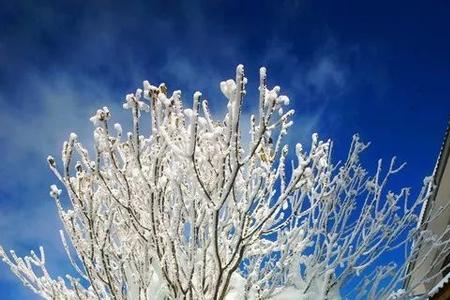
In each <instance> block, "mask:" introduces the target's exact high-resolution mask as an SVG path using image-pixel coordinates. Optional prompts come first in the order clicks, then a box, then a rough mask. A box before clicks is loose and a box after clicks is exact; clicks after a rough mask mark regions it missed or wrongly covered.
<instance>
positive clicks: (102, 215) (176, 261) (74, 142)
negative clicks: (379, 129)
mask: <svg viewBox="0 0 450 300" xmlns="http://www.w3.org/2000/svg"><path fill="white" fill-rule="evenodd" d="M246 83H247V79H246V78H245V77H244V68H243V66H242V65H239V66H238V67H237V69H236V79H235V80H232V79H230V80H227V81H223V82H221V83H220V89H221V91H222V93H223V94H224V95H225V97H226V98H227V100H228V105H227V113H226V115H225V117H224V118H223V120H220V121H217V120H215V119H213V117H212V116H211V113H210V111H209V109H208V102H207V101H206V100H202V94H201V93H200V92H196V93H195V94H194V97H193V105H192V107H191V108H188V109H184V108H183V103H182V101H181V92H180V91H174V92H173V93H172V95H169V94H168V90H167V87H166V86H165V85H164V84H160V85H159V86H158V87H156V86H153V85H151V84H150V83H149V82H148V81H144V84H143V89H138V90H137V91H136V93H134V94H129V95H127V96H126V102H125V104H124V105H123V107H124V108H125V109H128V110H130V112H131V115H132V122H133V123H132V124H133V129H132V132H129V133H128V134H126V136H125V137H123V136H122V128H121V126H120V125H119V124H114V126H111V125H110V123H109V120H110V117H111V114H110V112H109V110H108V108H106V107H104V108H103V109H100V110H98V111H97V113H96V114H95V115H94V116H93V117H92V118H91V121H92V122H93V123H94V125H95V130H94V141H95V143H94V144H95V152H94V153H91V154H89V153H88V151H87V150H86V148H85V147H84V146H83V145H82V144H81V143H80V142H79V141H78V139H77V136H76V135H75V134H73V133H72V134H71V135H70V137H69V140H68V141H66V142H65V143H64V146H63V151H62V166H57V163H56V160H55V159H54V158H53V157H51V156H49V157H48V163H49V166H50V169H51V170H52V171H53V172H54V174H55V175H56V177H57V178H58V180H59V181H60V182H61V183H62V185H64V187H65V189H66V191H67V194H68V199H69V200H70V203H68V204H66V203H65V202H64V201H62V199H61V198H60V195H61V192H62V191H61V190H60V189H58V188H57V187H56V186H55V185H52V186H51V192H50V195H51V196H52V197H53V198H54V199H55V201H56V205H57V208H58V212H59V216H60V218H61V220H62V223H63V225H64V229H65V230H64V232H63V231H61V238H62V242H63V245H64V248H65V250H66V252H67V255H68V257H69V259H70V262H71V264H72V265H73V268H74V270H75V271H76V272H77V273H78V274H79V278H73V277H71V276H66V277H67V278H66V279H62V278H57V279H53V278H52V277H51V276H50V275H49V273H48V272H47V270H46V268H45V256H44V251H43V249H42V248H41V249H40V250H41V251H40V255H36V254H34V253H33V252H32V253H31V256H26V257H24V258H19V257H17V256H16V255H15V254H14V252H12V251H11V254H10V255H7V254H6V253H5V252H4V251H3V249H2V248H0V256H2V257H3V260H4V262H6V263H7V264H8V265H9V267H10V268H11V270H12V271H13V272H14V273H15V274H16V275H17V277H18V278H19V279H20V280H21V281H22V282H23V283H24V284H25V285H26V286H27V287H28V288H30V289H31V290H33V291H34V292H35V293H37V294H38V295H40V296H42V297H43V298H46V299H277V298H278V299H282V297H284V298H283V299H286V298H289V297H291V298H290V299H335V298H336V299H337V298H348V297H350V298H358V297H364V298H369V299H383V298H389V297H391V298H402V297H408V296H410V295H411V291H407V290H399V288H400V287H401V283H402V282H403V281H404V280H405V279H406V278H408V277H409V276H410V275H411V270H409V269H408V267H407V266H408V265H409V264H410V263H411V262H413V261H414V263H415V264H420V263H421V260H422V259H424V257H423V256H421V257H418V255H416V253H415V249H416V248H417V247H416V246H415V245H417V244H418V243H419V241H423V240H424V239H427V238H431V237H432V235H430V233H428V232H425V231H423V230H422V229H421V228H422V227H421V226H417V225H416V224H417V221H418V212H419V210H420V207H421V205H422V203H423V202H424V201H426V200H427V199H428V197H429V195H430V193H431V189H430V186H429V180H428V179H427V180H426V181H425V183H424V187H423V189H422V192H421V193H420V195H419V196H418V197H417V199H410V198H411V197H410V192H409V189H407V188H404V189H401V190H400V191H398V192H393V191H388V190H387V188H388V187H387V184H388V180H389V179H390V177H391V176H392V175H394V174H395V173H397V172H398V171H399V170H400V169H401V168H402V167H403V165H399V166H397V165H396V164H395V158H394V159H392V160H391V162H390V163H389V164H388V165H387V169H386V170H383V169H382V162H381V160H380V161H378V167H377V169H376V171H375V174H369V173H368V171H366V169H365V168H364V167H363V166H362V165H361V162H360V159H359V158H360V154H361V152H363V151H364V149H366V147H367V146H368V144H365V143H363V142H361V141H360V140H359V138H358V136H356V135H355V136H354V137H353V140H352V142H351V145H350V149H349V152H348V156H347V158H346V159H345V160H344V161H342V162H339V163H336V164H333V163H332V162H331V153H332V146H333V144H332V142H331V141H330V140H328V141H320V140H319V139H318V136H317V134H314V135H313V136H312V142H311V146H310V148H309V149H308V150H305V149H304V148H303V147H302V145H301V144H297V145H296V146H295V149H294V150H295V154H294V155H292V157H293V158H294V159H293V160H292V163H290V164H287V163H286V162H287V159H288V145H287V144H285V143H283V137H284V136H285V135H286V134H287V131H288V129H289V128H290V127H292V124H293V123H292V121H291V120H290V119H291V117H292V115H293V114H294V111H293V110H288V111H287V112H285V111H284V110H285V107H286V106H287V105H288V104H289V98H288V97H287V96H284V95H281V94H280V87H278V86H275V87H274V88H272V89H269V88H268V87H267V82H266V69H265V68H261V69H260V82H259V106H258V111H257V112H256V114H255V115H252V116H251V118H250V120H249V122H250V125H249V128H250V132H249V138H247V140H246V141H245V142H244V140H245V138H243V136H244V134H241V130H240V129H241V128H242V127H243V126H241V125H242V124H241V123H242V122H243V121H244V120H242V119H241V111H242V103H243V99H244V96H245V93H246V90H245V86H246ZM143 112H149V113H150V114H149V115H150V122H151V132H150V133H146V134H145V135H144V133H143V132H141V130H140V124H141V116H142V113H143ZM73 167H74V169H73ZM424 223H426V222H423V223H422V224H424ZM432 238H433V239H434V240H433V241H434V243H433V245H435V247H439V249H443V251H445V250H448V248H449V245H448V241H447V240H444V239H441V240H439V239H436V237H432ZM436 241H440V242H436ZM398 249H404V250H405V251H400V252H401V253H404V258H403V261H404V262H405V263H404V264H403V265H396V264H394V263H392V262H391V263H386V257H387V256H386V255H388V254H389V253H400V252H399V251H398ZM401 260H402V259H400V261H401ZM436 261H437V260H436ZM423 280H427V278H426V277H424V278H423ZM345 286H347V287H346V288H344V287H345Z"/></svg>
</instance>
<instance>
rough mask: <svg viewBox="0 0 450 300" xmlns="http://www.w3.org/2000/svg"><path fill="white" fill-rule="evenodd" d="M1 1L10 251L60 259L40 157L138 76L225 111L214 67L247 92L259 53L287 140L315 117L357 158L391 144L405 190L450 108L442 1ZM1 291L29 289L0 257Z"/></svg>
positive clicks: (311, 127) (2, 294) (82, 128)
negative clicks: (288, 119)
mask: <svg viewBox="0 0 450 300" xmlns="http://www.w3.org/2000/svg"><path fill="white" fill-rule="evenodd" d="M113 2H114V1H73V2H71V1H54V2H47V1H11V2H7V1H1V0H0V154H1V156H2V160H3V161H2V163H1V166H0V244H2V245H4V246H5V248H7V249H10V248H14V249H16V250H17V252H18V253H19V254H21V255H23V254H26V253H27V251H28V249H36V248H37V247H38V246H39V245H40V244H42V245H44V246H45V247H46V249H48V250H47V251H48V253H49V254H48V260H49V264H50V265H49V268H50V270H53V271H55V272H56V273H58V274H61V275H63V274H64V273H65V272H66V271H67V269H68V268H67V262H66V260H65V258H64V253H62V251H61V250H60V249H58V247H59V245H60V242H59V240H58V239H59V237H58V230H59V228H60V224H59V221H58V219H57V216H56V210H55V208H54V206H53V203H52V202H51V199H49V197H48V186H49V185H50V184H52V183H54V182H55V179H54V178H53V177H52V176H51V174H50V172H49V171H48V169H47V167H46V163H45V157H46V155H47V154H49V153H52V154H55V155H58V154H59V153H60V148H61V144H62V142H63V140H64V139H65V138H66V137H67V135H68V134H69V132H71V131H75V132H77V133H79V136H80V139H81V140H82V141H85V142H86V143H87V142H88V141H89V139H90V137H91V134H90V131H91V130H92V127H91V124H89V121H88V119H89V117H90V116H91V115H92V114H93V112H94V111H95V109H96V108H97V107H99V106H103V105H108V106H109V107H111V108H112V109H113V116H114V119H115V120H119V121H121V122H122V123H126V122H127V117H128V115H127V114H126V113H125V112H124V111H122V110H121V109H120V108H119V107H120V105H121V102H122V99H123V97H124V95H125V94H126V93H129V92H131V91H133V90H134V89H135V88H137V87H139V86H140V85H141V82H142V80H145V79H148V80H150V81H151V82H153V83H159V82H161V81H164V82H166V83H167V85H168V86H169V88H170V89H181V90H182V91H183V93H184V97H185V99H186V100H187V101H188V102H189V103H190V99H191V95H192V93H193V92H194V91H195V90H196V89H199V90H201V91H202V92H203V94H204V96H205V97H207V98H208V99H209V100H210V103H211V106H212V110H213V111H215V112H223V110H224V109H225V103H224V100H223V97H222V96H221V95H220V94H219V91H218V83H219V81H220V80H223V79H228V78H230V77H233V74H234V68H235V66H236V65H237V64H238V63H242V64H244V65H245V67H246V75H247V77H249V87H248V90H249V97H248V98H247V100H246V103H245V107H246V113H249V112H250V111H251V110H252V109H253V108H254V107H255V105H256V101H257V99H256V98H255V96H256V85H257V74H258V68H259V67H260V66H266V67H268V71H269V83H270V84H271V85H274V84H279V85H280V86H281V87H282V90H283V92H284V93H286V94H287V95H288V96H289V97H290V98H291V106H292V107H294V108H295V109H296V111H297V113H296V118H295V127H294V128H293V129H292V130H291V133H290V141H297V140H299V141H302V142H304V143H306V144H308V140H309V136H310V134H311V133H312V132H314V131H317V132H318V133H319V135H320V136H321V137H322V138H332V139H333V140H334V141H335V146H336V152H337V156H338V157H342V156H343V154H344V153H345V151H346V149H347V147H348V145H349V142H350V138H351V136H352V134H353V133H356V132H358V133H360V135H361V137H362V138H363V139H364V140H366V141H372V146H371V147H370V149H369V150H368V151H367V153H366V156H365V160H366V161H367V162H368V168H369V169H373V168H374V167H375V165H376V161H375V160H376V159H378V158H379V157H381V158H384V159H389V158H390V157H391V156H393V155H397V156H398V159H399V160H400V161H407V162H408V165H407V167H406V169H405V170H404V171H403V172H402V173H401V174H400V175H399V176H397V179H395V181H394V183H393V186H394V187H399V186H411V187H412V188H413V191H414V192H416V193H417V191H418V190H419V189H420V186H421V182H422V179H423V177H424V176H427V175H430V174H431V173H432V170H433V167H434V164H435V161H436V158H437V154H438V152H439V148H440V145H441V143H442V139H443V135H444V131H445V128H446V126H447V118H448V114H449V109H450V2H449V1H376V2H375V1H374V2H372V3H367V1H294V0H291V1H247V2H246V3H242V2H244V1H235V2H233V1H226V2H225V1H204V2H200V1H185V2H177V1H160V2H159V3H158V2H155V1H146V2H145V3H141V2H137V1H126V3H125V1H121V3H119V2H118V1H117V3H113ZM0 299H5V300H9V299H34V296H33V295H32V294H31V293H29V292H28V291H25V290H23V291H22V288H21V287H20V286H19V283H18V282H17V281H16V280H15V279H14V278H13V277H12V276H11V275H10V274H9V271H8V270H7V268H6V267H5V266H4V265H0Z"/></svg>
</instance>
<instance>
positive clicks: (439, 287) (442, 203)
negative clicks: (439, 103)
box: [405, 119, 450, 299]
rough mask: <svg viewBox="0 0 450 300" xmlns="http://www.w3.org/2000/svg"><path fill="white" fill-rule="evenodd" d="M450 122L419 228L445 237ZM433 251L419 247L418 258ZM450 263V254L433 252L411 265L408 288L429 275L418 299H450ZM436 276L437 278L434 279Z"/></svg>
mask: <svg viewBox="0 0 450 300" xmlns="http://www.w3.org/2000/svg"><path fill="white" fill-rule="evenodd" d="M449 154H450V119H449V122H448V126H447V130H446V133H445V138H444V142H443V144H442V147H441V150H440V152H439V155H438V159H437V162H436V166H435V168H434V172H433V179H432V180H433V187H434V188H433V194H432V196H431V198H430V199H429V200H428V201H427V202H426V203H424V205H423V207H422V211H421V214H420V219H419V224H418V226H424V229H426V230H430V231H431V232H433V233H435V234H442V233H443V232H444V231H445V228H446V227H447V226H449V225H450V159H449ZM442 208H444V209H443V211H442V213H441V214H440V215H439V216H438V217H436V218H434V219H432V220H430V222H428V223H425V222H424V220H427V219H428V217H429V216H430V214H431V215H432V214H433V213H434V212H435V211H437V210H439V209H442ZM429 250H430V245H429V244H427V243H425V242H424V243H422V244H421V245H420V248H419V252H418V253H419V256H424V255H425V253H427V252H428V251H429ZM436 259H437V260H439V262H438V264H437V265H435V266H434V268H432V267H431V266H432V262H433V261H434V260H436ZM449 262H450V253H441V252H440V251H434V253H431V255H430V256H429V258H428V260H426V261H424V263H421V264H420V265H416V264H414V263H411V264H410V265H409V266H408V269H409V270H412V271H413V275H412V276H411V278H409V280H407V281H406V282H405V287H406V288H408V289H409V288H411V287H414V286H416V285H417V283H418V281H419V280H420V278H423V275H424V274H427V277H428V278H432V279H431V280H429V281H427V282H424V283H421V284H419V285H417V287H415V289H414V292H415V294H416V295H418V296H422V297H424V298H428V299H450V268H445V266H446V265H448V264H449ZM433 275H436V276H433Z"/></svg>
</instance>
